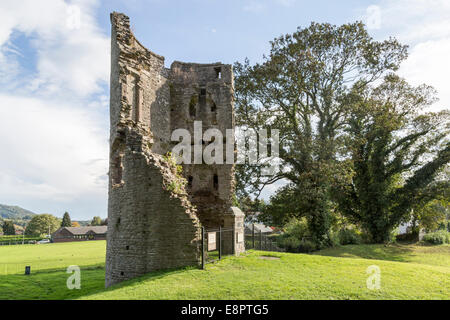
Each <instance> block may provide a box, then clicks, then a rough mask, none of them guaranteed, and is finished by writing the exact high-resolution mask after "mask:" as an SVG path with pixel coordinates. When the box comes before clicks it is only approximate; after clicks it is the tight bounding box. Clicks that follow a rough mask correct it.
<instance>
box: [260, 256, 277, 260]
mask: <svg viewBox="0 0 450 320" xmlns="http://www.w3.org/2000/svg"><path fill="white" fill-rule="evenodd" d="M258 258H259V259H263V260H280V257H274V256H259V257H258Z"/></svg>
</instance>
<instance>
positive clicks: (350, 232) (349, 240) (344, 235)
mask: <svg viewBox="0 0 450 320" xmlns="http://www.w3.org/2000/svg"><path fill="white" fill-rule="evenodd" d="M338 237H339V243H340V244H341V245H346V244H360V243H361V242H362V241H361V235H360V233H359V232H358V231H357V230H356V229H341V230H339V232H338Z"/></svg>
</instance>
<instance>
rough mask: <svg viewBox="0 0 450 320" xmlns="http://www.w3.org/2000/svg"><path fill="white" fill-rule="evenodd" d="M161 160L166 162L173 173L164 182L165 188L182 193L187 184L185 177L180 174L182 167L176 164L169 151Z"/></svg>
mask: <svg viewBox="0 0 450 320" xmlns="http://www.w3.org/2000/svg"><path fill="white" fill-rule="evenodd" d="M163 160H164V161H165V162H166V163H167V165H168V166H169V168H170V170H171V172H172V174H173V178H172V179H170V180H169V181H167V182H165V188H166V190H168V191H170V192H173V193H175V194H182V193H183V192H184V188H185V187H186V184H187V181H186V179H185V178H184V177H183V175H182V174H183V167H182V166H181V165H179V164H177V161H176V159H175V157H174V156H173V155H172V153H171V152H168V153H167V154H166V155H165V156H163Z"/></svg>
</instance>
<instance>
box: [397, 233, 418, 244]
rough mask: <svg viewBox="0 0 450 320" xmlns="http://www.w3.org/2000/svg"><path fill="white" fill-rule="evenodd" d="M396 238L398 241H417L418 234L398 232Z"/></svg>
mask: <svg viewBox="0 0 450 320" xmlns="http://www.w3.org/2000/svg"><path fill="white" fill-rule="evenodd" d="M396 240H397V241H407V242H412V241H417V240H418V235H417V234H416V233H412V232H409V233H403V234H398V235H397V236H396Z"/></svg>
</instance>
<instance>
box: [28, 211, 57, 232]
mask: <svg viewBox="0 0 450 320" xmlns="http://www.w3.org/2000/svg"><path fill="white" fill-rule="evenodd" d="M60 226H61V220H60V219H58V218H57V217H55V216H53V215H51V214H39V215H35V216H33V218H32V219H31V221H30V222H29V223H28V225H27V228H26V229H25V234H26V235H30V236H42V235H47V234H49V233H50V234H52V233H53V232H55V231H56V230H58V229H59V228H60Z"/></svg>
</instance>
